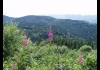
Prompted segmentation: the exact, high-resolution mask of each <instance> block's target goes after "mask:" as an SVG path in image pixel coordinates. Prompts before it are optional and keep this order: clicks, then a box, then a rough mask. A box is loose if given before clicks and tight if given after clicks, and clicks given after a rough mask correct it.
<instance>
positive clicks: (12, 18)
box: [3, 15, 16, 23]
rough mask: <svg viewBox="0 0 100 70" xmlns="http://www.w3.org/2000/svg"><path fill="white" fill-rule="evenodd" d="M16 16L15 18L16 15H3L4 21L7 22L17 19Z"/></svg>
mask: <svg viewBox="0 0 100 70" xmlns="http://www.w3.org/2000/svg"><path fill="white" fill-rule="evenodd" d="M15 19H16V18H14V17H9V16H6V15H3V23H5V22H7V21H8V22H9V21H13V20H15Z"/></svg>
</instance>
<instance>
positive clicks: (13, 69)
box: [11, 62, 16, 70]
mask: <svg viewBox="0 0 100 70" xmlns="http://www.w3.org/2000/svg"><path fill="white" fill-rule="evenodd" d="M11 70H16V65H15V64H14V62H12V66H11Z"/></svg>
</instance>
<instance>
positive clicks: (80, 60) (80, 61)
mask: <svg viewBox="0 0 100 70" xmlns="http://www.w3.org/2000/svg"><path fill="white" fill-rule="evenodd" d="M78 62H79V63H80V64H82V62H83V58H82V56H81V55H80V57H79V58H78Z"/></svg>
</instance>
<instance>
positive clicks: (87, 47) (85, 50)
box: [79, 45, 92, 52]
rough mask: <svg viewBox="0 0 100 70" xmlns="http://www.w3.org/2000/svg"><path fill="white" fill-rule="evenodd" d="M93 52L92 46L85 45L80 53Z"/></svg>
mask: <svg viewBox="0 0 100 70" xmlns="http://www.w3.org/2000/svg"><path fill="white" fill-rule="evenodd" d="M91 50H92V48H91V46H88V45H84V46H82V47H81V48H80V49H79V51H81V52H91Z"/></svg>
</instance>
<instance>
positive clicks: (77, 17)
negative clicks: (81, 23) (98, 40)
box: [49, 15, 97, 23]
mask: <svg viewBox="0 0 100 70" xmlns="http://www.w3.org/2000/svg"><path fill="white" fill-rule="evenodd" d="M49 16H52V17H54V18H57V19H73V20H85V21H88V22H90V23H97V15H85V16H82V15H49Z"/></svg>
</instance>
